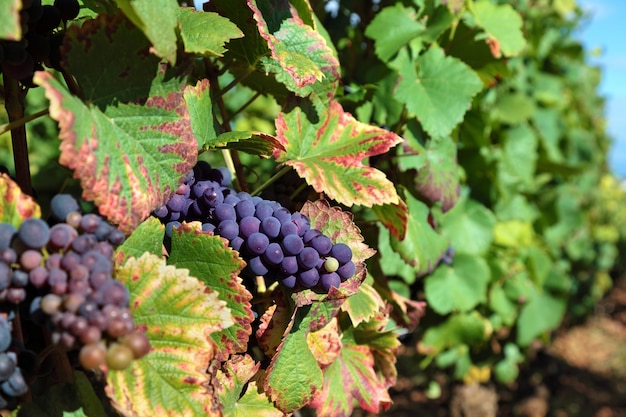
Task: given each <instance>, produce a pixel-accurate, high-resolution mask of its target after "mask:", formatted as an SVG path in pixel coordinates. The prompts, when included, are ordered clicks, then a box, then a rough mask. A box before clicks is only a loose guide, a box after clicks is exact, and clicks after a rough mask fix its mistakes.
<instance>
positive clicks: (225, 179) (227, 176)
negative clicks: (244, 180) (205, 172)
mask: <svg viewBox="0 0 626 417" xmlns="http://www.w3.org/2000/svg"><path fill="white" fill-rule="evenodd" d="M217 169H218V170H219V171H220V173H221V174H222V179H221V181H220V184H221V185H222V186H223V187H226V186H227V185H228V184H230V183H231V181H232V180H233V176H232V174H231V173H230V171H229V170H228V168H226V167H219V168H217Z"/></svg>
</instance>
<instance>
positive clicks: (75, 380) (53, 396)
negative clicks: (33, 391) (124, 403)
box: [12, 372, 107, 417]
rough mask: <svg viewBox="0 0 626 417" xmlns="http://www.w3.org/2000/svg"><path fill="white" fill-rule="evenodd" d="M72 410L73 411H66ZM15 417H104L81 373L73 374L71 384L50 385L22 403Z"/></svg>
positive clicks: (97, 400)
mask: <svg viewBox="0 0 626 417" xmlns="http://www.w3.org/2000/svg"><path fill="white" fill-rule="evenodd" d="M67 410H74V411H71V412H70V411H67ZM12 415H14V416H15V417H54V416H60V415H63V417H88V416H89V417H106V415H107V414H106V413H105V411H104V408H103V407H102V403H101V402H100V399H99V398H98V396H97V395H96V393H95V392H94V390H93V386H92V384H91V383H90V381H89V380H88V379H87V377H86V376H85V374H84V373H83V372H74V373H73V374H72V382H71V383H69V382H68V383H63V384H55V385H52V386H51V387H50V388H49V389H48V390H46V391H45V392H44V393H43V394H41V395H36V396H34V398H33V401H30V402H27V403H24V404H23V405H22V406H21V407H20V408H19V410H17V411H16V412H15V414H12Z"/></svg>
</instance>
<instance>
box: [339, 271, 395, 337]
mask: <svg viewBox="0 0 626 417" xmlns="http://www.w3.org/2000/svg"><path fill="white" fill-rule="evenodd" d="M384 307H385V302H384V301H383V299H382V297H381V296H380V294H379V293H378V292H377V291H376V290H375V289H374V288H373V287H372V286H371V285H369V284H368V283H365V282H364V283H363V284H361V286H360V287H359V292H357V293H356V294H354V295H352V296H350V297H348V299H347V300H346V301H345V302H344V303H343V304H342V305H341V309H342V310H343V311H345V312H346V313H348V316H349V317H350V321H351V322H352V324H353V325H354V326H358V325H359V324H361V323H363V322H364V321H369V320H371V319H372V318H374V316H375V315H376V313H378V312H379V311H381V310H383V309H384Z"/></svg>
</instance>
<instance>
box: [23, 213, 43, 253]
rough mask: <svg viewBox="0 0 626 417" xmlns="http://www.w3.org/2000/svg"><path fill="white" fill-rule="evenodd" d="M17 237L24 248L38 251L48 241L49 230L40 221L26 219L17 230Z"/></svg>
mask: <svg viewBox="0 0 626 417" xmlns="http://www.w3.org/2000/svg"><path fill="white" fill-rule="evenodd" d="M17 236H18V237H19V238H20V240H21V241H22V243H23V244H24V245H25V246H26V247H28V248H31V249H40V248H43V247H44V246H46V245H47V244H48V240H50V228H49V227H48V224H47V223H46V222H44V221H43V220H41V219H26V220H24V221H23V222H22V224H21V225H20V228H19V229H18V230H17Z"/></svg>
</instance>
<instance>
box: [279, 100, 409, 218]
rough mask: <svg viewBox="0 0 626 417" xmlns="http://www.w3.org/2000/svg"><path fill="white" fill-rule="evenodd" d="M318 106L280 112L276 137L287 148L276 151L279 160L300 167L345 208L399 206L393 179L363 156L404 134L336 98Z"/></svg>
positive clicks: (390, 144)
mask: <svg viewBox="0 0 626 417" xmlns="http://www.w3.org/2000/svg"><path fill="white" fill-rule="evenodd" d="M318 108H320V109H321V110H320V111H319V112H318V113H317V114H312V112H315V110H313V109H312V108H308V109H307V108H305V107H298V106H296V107H294V108H293V109H292V110H291V111H289V112H286V113H280V114H279V115H278V118H277V119H276V136H277V138H278V140H279V142H281V144H282V145H283V146H284V147H285V151H284V152H281V151H277V152H275V153H274V156H275V157H276V159H277V160H278V161H279V162H282V163H284V164H286V165H290V166H292V167H293V168H295V170H296V171H297V172H298V175H300V176H301V177H302V178H304V179H305V180H306V182H307V183H309V184H310V185H311V186H312V187H313V188H314V189H315V191H317V192H318V193H325V194H326V195H327V196H328V197H329V198H331V199H333V200H336V201H337V202H339V203H341V204H345V205H346V206H352V205H354V204H357V205H363V206H366V207H371V206H372V205H376V204H398V203H399V197H398V194H397V193H396V189H395V187H394V185H393V183H392V182H390V181H389V180H388V179H387V177H386V176H385V174H384V173H383V172H382V171H379V170H377V169H375V168H372V167H370V166H367V165H365V164H363V159H366V158H368V157H371V156H375V155H380V154H382V153H385V152H387V151H388V150H389V149H390V148H391V147H393V146H395V145H397V144H398V143H400V142H402V138H400V137H399V136H398V135H396V134H395V133H393V132H390V131H387V130H385V129H382V128H379V127H376V126H371V125H367V124H365V123H361V122H359V121H358V120H356V119H355V118H354V117H352V115H351V114H350V113H347V112H344V110H343V108H342V107H341V105H340V104H339V103H338V102H336V101H331V102H330V103H329V105H328V107H326V106H318ZM310 118H312V119H313V121H312V120H311V119H310Z"/></svg>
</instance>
